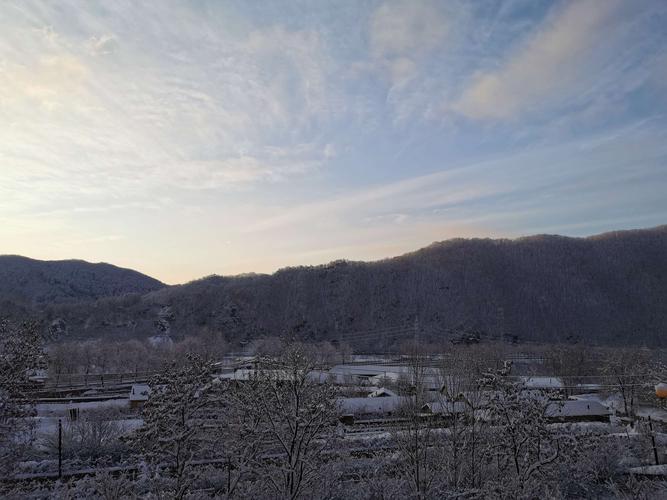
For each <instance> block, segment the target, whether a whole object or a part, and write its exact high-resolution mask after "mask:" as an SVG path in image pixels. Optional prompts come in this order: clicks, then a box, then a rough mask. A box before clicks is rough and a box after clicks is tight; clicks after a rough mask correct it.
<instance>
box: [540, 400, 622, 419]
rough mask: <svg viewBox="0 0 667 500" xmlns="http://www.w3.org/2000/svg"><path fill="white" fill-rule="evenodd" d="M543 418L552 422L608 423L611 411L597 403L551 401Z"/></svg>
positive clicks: (589, 401) (588, 401)
mask: <svg viewBox="0 0 667 500" xmlns="http://www.w3.org/2000/svg"><path fill="white" fill-rule="evenodd" d="M545 416H546V417H547V418H548V419H549V420H551V421H552V422H609V417H610V416H611V411H610V410H609V408H607V407H606V406H604V405H603V404H602V403H600V402H598V401H593V400H586V399H579V400H568V401H553V402H551V403H549V404H548V405H547V408H546V412H545Z"/></svg>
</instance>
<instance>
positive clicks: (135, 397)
mask: <svg viewBox="0 0 667 500" xmlns="http://www.w3.org/2000/svg"><path fill="white" fill-rule="evenodd" d="M150 393H151V388H150V387H149V386H147V385H146V384H134V385H133V386H132V389H130V408H138V407H140V406H143V404H144V403H145V402H146V401H148V396H150Z"/></svg>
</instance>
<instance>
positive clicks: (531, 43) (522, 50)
mask: <svg viewBox="0 0 667 500" xmlns="http://www.w3.org/2000/svg"><path fill="white" fill-rule="evenodd" d="M647 5H648V4H647V3H646V2H637V3H636V4H632V5H631V4H630V3H628V2H622V1H620V0H582V1H579V2H570V3H565V4H563V5H559V6H557V7H554V9H553V12H551V13H550V14H549V15H548V16H547V18H546V19H545V21H544V22H543V23H542V25H541V26H540V27H538V28H537V29H536V30H535V32H534V33H532V34H530V35H529V36H528V39H527V40H525V41H522V42H520V43H519V44H518V46H517V47H516V48H514V49H512V50H511V52H510V53H509V54H508V56H507V57H506V59H505V60H504V61H502V62H501V64H500V66H499V67H497V68H492V69H488V68H484V69H482V70H481V71H480V72H478V73H477V74H476V75H474V76H473V78H472V80H471V82H470V83H469V85H468V86H467V87H466V88H465V89H464V91H463V93H462V95H461V96H460V98H459V99H458V100H457V101H456V102H454V103H453V105H452V108H453V109H454V110H455V111H457V112H459V113H461V114H463V115H465V116H468V117H470V118H477V119H505V118H516V117H518V116H521V115H524V114H527V113H531V112H535V110H543V109H544V108H548V107H551V106H553V105H554V104H562V102H563V100H564V99H567V98H572V97H577V96H578V95H580V94H581V93H582V92H588V91H589V88H590V87H595V86H596V85H597V81H598V79H599V77H600V76H601V75H603V74H604V71H605V67H606V66H608V65H609V64H612V63H611V62H610V61H611V60H612V59H613V57H614V56H615V55H617V54H616V51H617V50H619V49H620V50H623V48H624V47H622V46H621V47H619V42H627V41H628V40H627V34H628V30H629V29H630V28H631V27H632V24H633V23H634V22H635V21H636V20H637V17H638V16H640V15H642V13H643V12H644V11H645V9H644V8H645V7H646V6H647ZM632 43H636V40H633V41H632ZM615 69H616V71H614V72H613V73H612V74H611V75H606V78H610V79H614V78H617V77H619V76H620V75H619V73H618V70H620V69H621V68H619V67H618V66H617V67H616V68H615Z"/></svg>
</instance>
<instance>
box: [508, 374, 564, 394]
mask: <svg viewBox="0 0 667 500" xmlns="http://www.w3.org/2000/svg"><path fill="white" fill-rule="evenodd" d="M519 382H520V383H521V384H522V386H523V387H524V388H525V389H528V390H545V391H558V390H561V389H562V388H563V387H564V385H563V381H562V380H561V379H560V378H558V377H519Z"/></svg>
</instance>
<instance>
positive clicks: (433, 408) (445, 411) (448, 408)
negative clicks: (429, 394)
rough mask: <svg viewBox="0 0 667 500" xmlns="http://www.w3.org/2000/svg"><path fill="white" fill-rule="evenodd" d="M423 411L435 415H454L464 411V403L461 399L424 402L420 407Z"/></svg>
mask: <svg viewBox="0 0 667 500" xmlns="http://www.w3.org/2000/svg"><path fill="white" fill-rule="evenodd" d="M421 410H422V412H423V413H432V414H435V415H455V414H461V413H464V412H465V410H466V404H465V403H464V402H462V401H454V402H450V401H433V402H431V403H426V404H425V405H424V406H422V408H421Z"/></svg>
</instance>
